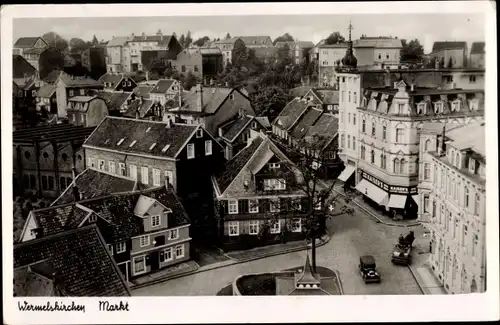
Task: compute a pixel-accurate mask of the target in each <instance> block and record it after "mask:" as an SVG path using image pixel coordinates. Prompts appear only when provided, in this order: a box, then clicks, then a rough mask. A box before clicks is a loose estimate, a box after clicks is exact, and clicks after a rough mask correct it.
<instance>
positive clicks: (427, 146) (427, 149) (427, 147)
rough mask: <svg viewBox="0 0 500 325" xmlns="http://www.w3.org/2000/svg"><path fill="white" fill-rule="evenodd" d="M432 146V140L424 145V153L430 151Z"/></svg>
mask: <svg viewBox="0 0 500 325" xmlns="http://www.w3.org/2000/svg"><path fill="white" fill-rule="evenodd" d="M430 146H431V140H429V139H428V140H426V141H425V143H424V151H425V152H427V151H429V148H430Z"/></svg>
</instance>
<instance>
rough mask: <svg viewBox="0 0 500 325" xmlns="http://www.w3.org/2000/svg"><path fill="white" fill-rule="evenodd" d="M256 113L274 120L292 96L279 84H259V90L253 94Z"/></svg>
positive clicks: (252, 98)
mask: <svg viewBox="0 0 500 325" xmlns="http://www.w3.org/2000/svg"><path fill="white" fill-rule="evenodd" d="M250 97H251V100H252V104H253V106H254V108H255V113H256V114H257V115H258V116H267V117H269V119H270V120H273V119H274V118H275V117H276V116H278V114H279V113H280V112H281V110H282V109H283V107H285V105H286V103H288V101H289V100H290V96H289V95H288V93H286V92H285V91H284V90H283V89H282V88H280V87H277V86H271V87H267V86H258V85H257V91H256V92H255V93H253V94H252V95H251V96H250Z"/></svg>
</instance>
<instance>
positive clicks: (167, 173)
mask: <svg viewBox="0 0 500 325" xmlns="http://www.w3.org/2000/svg"><path fill="white" fill-rule="evenodd" d="M173 179H174V175H173V173H172V171H171V170H166V171H165V183H166V184H170V185H173V184H174V183H173Z"/></svg>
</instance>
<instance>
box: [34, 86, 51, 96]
mask: <svg viewBox="0 0 500 325" xmlns="http://www.w3.org/2000/svg"><path fill="white" fill-rule="evenodd" d="M55 91H56V86H55V85H51V84H44V85H43V86H42V87H40V89H38V91H37V92H36V96H37V97H41V98H50V97H52V95H54V93H55Z"/></svg>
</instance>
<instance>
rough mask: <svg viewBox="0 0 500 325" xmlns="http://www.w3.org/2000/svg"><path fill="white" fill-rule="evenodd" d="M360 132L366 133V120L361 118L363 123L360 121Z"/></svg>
mask: <svg viewBox="0 0 500 325" xmlns="http://www.w3.org/2000/svg"><path fill="white" fill-rule="evenodd" d="M361 132H363V133H366V120H365V119H364V118H363V123H361Z"/></svg>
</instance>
